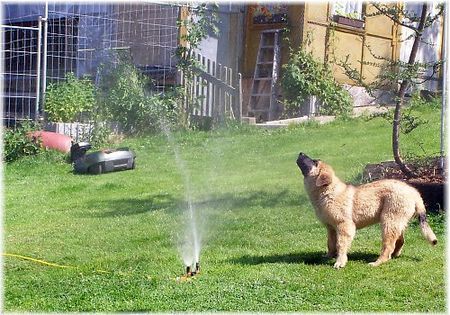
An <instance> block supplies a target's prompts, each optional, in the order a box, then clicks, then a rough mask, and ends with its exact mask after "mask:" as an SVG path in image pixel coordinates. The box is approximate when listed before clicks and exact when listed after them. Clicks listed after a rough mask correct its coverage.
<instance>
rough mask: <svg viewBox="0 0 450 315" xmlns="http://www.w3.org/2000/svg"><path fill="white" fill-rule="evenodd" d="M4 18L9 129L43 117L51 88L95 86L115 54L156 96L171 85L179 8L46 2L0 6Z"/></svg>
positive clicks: (5, 99)
mask: <svg viewBox="0 0 450 315" xmlns="http://www.w3.org/2000/svg"><path fill="white" fill-rule="evenodd" d="M3 11H4V13H5V14H4V20H3V21H2V25H1V31H2V34H1V35H2V36H3V43H4V46H3V50H4V54H3V56H2V59H3V60H2V62H3V64H4V68H3V72H4V73H2V75H3V78H4V88H3V93H2V97H3V104H4V106H3V108H4V109H3V124H4V125H6V126H12V125H14V124H16V123H17V122H18V121H20V120H27V119H37V118H39V117H42V114H43V108H44V106H45V91H46V86H47V85H48V84H49V83H52V82H59V81H61V80H64V79H65V76H66V74H67V73H70V72H71V73H74V74H75V75H76V77H82V76H89V77H90V78H92V80H93V81H95V80H98V75H99V69H100V67H101V66H102V64H105V63H108V62H109V63H114V62H117V60H118V59H117V56H118V54H119V53H120V52H122V53H126V54H128V55H129V56H130V57H131V59H132V61H133V63H134V65H135V66H136V67H137V68H139V69H140V70H141V72H142V73H143V74H145V75H146V76H148V77H149V78H150V79H151V80H152V82H154V84H153V87H154V88H155V89H156V90H158V91H160V92H161V91H162V92H163V91H164V90H165V89H166V88H167V87H168V86H170V85H173V84H175V82H176V74H177V69H176V58H175V50H176V48H177V45H178V26H177V19H178V15H179V12H180V7H179V6H177V5H173V4H168V3H147V2H145V3H98V4H89V3H86V2H82V3H70V4H69V3H61V2H48V3H46V4H33V3H31V4H27V5H14V4H9V5H3ZM41 20H42V21H43V23H41V22H40V21H41ZM41 43H42V45H41ZM41 48H42V49H41ZM81 120H85V119H83V118H81Z"/></svg>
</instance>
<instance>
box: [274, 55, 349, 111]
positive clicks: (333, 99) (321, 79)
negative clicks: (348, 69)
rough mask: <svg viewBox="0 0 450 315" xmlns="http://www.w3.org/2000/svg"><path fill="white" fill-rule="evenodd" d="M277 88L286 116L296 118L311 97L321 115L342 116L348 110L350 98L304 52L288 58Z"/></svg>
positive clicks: (324, 70) (329, 75)
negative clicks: (318, 102) (281, 94)
mask: <svg viewBox="0 0 450 315" xmlns="http://www.w3.org/2000/svg"><path fill="white" fill-rule="evenodd" d="M281 86H282V88H283V92H284V98H285V99H284V105H285V111H286V112H287V113H288V114H294V115H295V114H298V113H299V112H300V108H301V106H302V104H303V102H304V101H305V100H306V98H307V97H308V96H313V95H315V96H317V97H318V99H319V100H320V101H321V102H322V103H323V106H321V107H320V113H321V114H324V115H336V116H345V115H348V114H349V113H350V112H351V110H352V98H351V97H350V94H349V93H348V92H347V91H346V90H345V89H344V88H343V87H341V86H340V85H339V84H338V83H337V82H336V81H335V80H334V78H333V74H332V73H331V70H330V68H329V67H328V65H326V64H323V63H321V62H319V61H317V60H315V59H314V57H313V55H312V54H311V53H309V52H307V51H305V50H302V49H300V50H298V51H296V52H292V53H291V54H290V59H289V62H288V63H287V64H285V65H284V66H283V76H282V78H281Z"/></svg>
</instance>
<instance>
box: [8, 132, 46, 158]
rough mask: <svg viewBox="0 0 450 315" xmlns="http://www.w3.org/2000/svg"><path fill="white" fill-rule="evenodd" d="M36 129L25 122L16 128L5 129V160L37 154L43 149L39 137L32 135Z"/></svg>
mask: <svg viewBox="0 0 450 315" xmlns="http://www.w3.org/2000/svg"><path fill="white" fill-rule="evenodd" d="M34 130H35V129H34V128H33V127H32V126H31V125H30V124H27V123H25V124H23V125H22V126H18V127H17V128H16V129H5V132H4V139H3V154H4V157H3V158H4V161H5V162H13V161H15V160H18V159H19V158H21V157H23V156H27V155H35V154H38V153H39V152H40V151H41V145H40V141H39V139H33V138H32V137H30V133H31V132H32V131H34Z"/></svg>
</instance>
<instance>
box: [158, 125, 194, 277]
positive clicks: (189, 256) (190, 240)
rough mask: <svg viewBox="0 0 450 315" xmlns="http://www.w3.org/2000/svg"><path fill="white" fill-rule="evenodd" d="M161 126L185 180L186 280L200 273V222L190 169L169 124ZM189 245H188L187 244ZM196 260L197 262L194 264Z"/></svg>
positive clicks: (183, 254) (182, 253) (184, 259)
mask: <svg viewBox="0 0 450 315" xmlns="http://www.w3.org/2000/svg"><path fill="white" fill-rule="evenodd" d="M161 127H162V130H163V131H164V133H165V134H166V137H167V140H168V142H169V144H170V146H171V147H172V149H173V153H174V155H175V162H176V164H177V167H178V169H179V170H180V172H181V175H182V178H183V182H184V193H185V199H186V200H187V205H186V206H187V209H186V210H187V223H188V225H187V226H186V227H187V229H186V231H185V237H186V239H185V240H186V241H187V243H185V244H184V245H185V246H184V248H183V249H181V255H182V258H183V261H184V265H185V268H186V274H185V275H183V276H182V277H181V278H179V279H181V280H186V279H187V278H189V277H193V276H195V275H197V274H199V273H200V262H199V259H200V247H201V237H200V235H199V229H198V226H197V224H198V222H197V216H196V209H195V206H194V203H193V202H192V189H191V176H190V174H189V170H188V168H187V166H186V163H185V161H184V160H183V158H182V157H181V154H180V151H179V147H178V145H177V143H176V142H175V139H174V137H173V135H172V133H171V131H170V128H169V125H168V124H167V122H165V121H164V120H162V121H161ZM186 245H187V246H186ZM194 262H195V264H194Z"/></svg>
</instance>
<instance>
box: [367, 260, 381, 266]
mask: <svg viewBox="0 0 450 315" xmlns="http://www.w3.org/2000/svg"><path fill="white" fill-rule="evenodd" d="M380 264H381V262H379V261H378V260H377V261H374V262H371V263H369V266H371V267H378V266H379V265H380Z"/></svg>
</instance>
